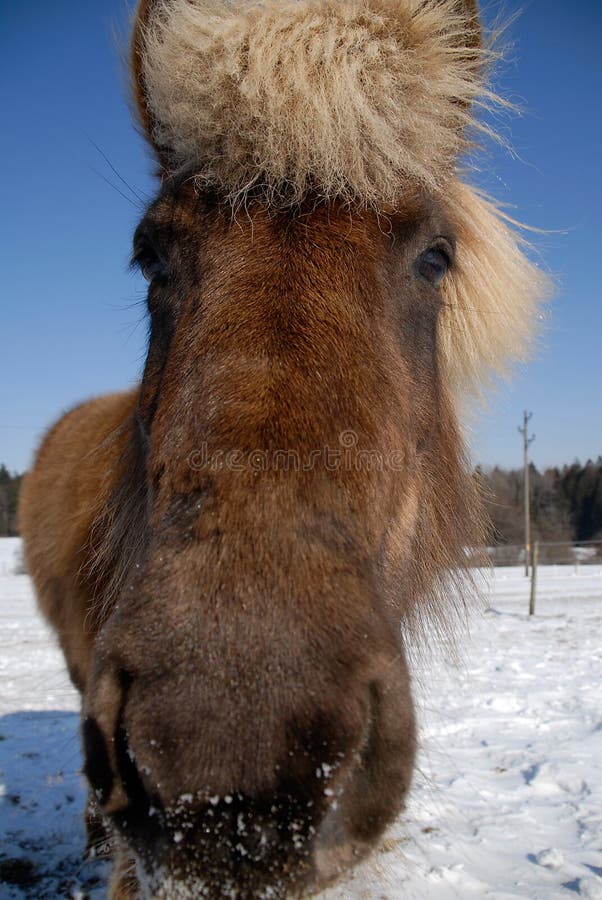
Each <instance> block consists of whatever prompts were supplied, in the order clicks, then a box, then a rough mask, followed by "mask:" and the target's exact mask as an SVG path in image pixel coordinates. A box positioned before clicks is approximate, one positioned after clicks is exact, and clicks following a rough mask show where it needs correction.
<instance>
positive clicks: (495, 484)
mask: <svg viewBox="0 0 602 900" xmlns="http://www.w3.org/2000/svg"><path fill="white" fill-rule="evenodd" d="M479 476H480V479H481V483H482V485H483V487H484V490H485V493H486V506H487V511H488V513H489V516H490V518H491V522H492V526H493V531H492V535H491V542H492V543H497V544H521V543H522V542H523V541H524V478H523V470H522V469H510V470H507V469H500V468H498V467H496V468H494V469H480V470H479ZM529 481H530V493H531V530H532V537H533V540H539V541H541V542H561V541H562V542H565V541H566V542H571V541H595V540H602V457H598V459H597V461H596V462H592V461H591V460H588V462H586V464H585V465H581V464H580V463H578V462H575V463H573V465H571V466H564V467H563V468H562V469H559V468H553V469H546V470H545V471H544V472H539V471H538V470H537V469H536V468H535V466H533V465H532V466H531V467H530V470H529Z"/></svg>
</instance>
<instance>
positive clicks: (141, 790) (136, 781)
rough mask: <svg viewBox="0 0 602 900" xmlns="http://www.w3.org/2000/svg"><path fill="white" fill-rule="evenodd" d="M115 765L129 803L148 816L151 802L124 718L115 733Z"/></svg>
mask: <svg viewBox="0 0 602 900" xmlns="http://www.w3.org/2000/svg"><path fill="white" fill-rule="evenodd" d="M115 764H116V766H117V772H118V774H119V778H120V780H121V784H122V785H123V789H124V791H125V793H126V795H127V798H128V800H129V802H130V803H131V804H132V806H133V808H134V809H135V810H136V811H137V812H138V813H140V814H142V815H147V814H148V811H149V808H150V806H151V801H150V798H149V795H148V793H147V790H146V788H145V786H144V783H143V781H142V777H141V775H140V772H139V771H138V766H137V764H136V755H135V753H134V751H133V750H132V748H131V747H130V745H129V742H128V737H127V732H126V729H125V725H124V723H123V719H122V718H120V720H119V722H118V724H117V730H116V732H115Z"/></svg>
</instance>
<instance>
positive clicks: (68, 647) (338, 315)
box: [21, 0, 536, 900]
mask: <svg viewBox="0 0 602 900" xmlns="http://www.w3.org/2000/svg"><path fill="white" fill-rule="evenodd" d="M182 5H183V4H182V0H174V9H176V8H177V9H180V8H181V7H182ZM188 5H189V6H190V11H191V12H194V14H195V16H196V15H197V14H198V10H199V8H200V4H199V3H198V2H196V0H194V2H190V3H189V4H188ZM302 5H303V4H298V6H299V7H301V6H302ZM327 6H328V5H327V4H325V5H324V9H326V8H327ZM342 6H344V4H341V7H342ZM401 6H403V4H401ZM422 6H424V9H425V10H426V11H427V12H429V11H430V13H429V14H433V13H434V9H435V4H434V3H432V2H428V3H426V4H422ZM250 8H251V7H250ZM266 8H267V9H268V13H269V11H270V10H271V11H273V10H274V9H275V7H273V6H272V5H269V4H268V5H267V7H266ZM287 8H288V7H287ZM296 8H297V6H295V9H296ZM383 8H384V4H383ZM412 8H413V7H412ZM421 8H422V7H421ZM165 9H166V10H167V7H165ZM252 9H253V10H255V12H253V15H255V14H256V12H257V10H256V8H255V7H252ZM441 10H443V11H445V13H446V14H449V15H450V16H451V19H450V20H449V21H450V22H451V25H450V28H451V29H452V31H453V28H454V27H455V25H454V23H457V21H458V17H459V16H460V17H462V16H463V17H464V18H463V21H464V22H465V23H468V22H470V23H471V25H470V29H469V41H468V44H467V45H466V46H464V45H462V47H460V49H459V51H458V52H459V58H464V59H465V64H466V65H467V66H468V68H469V70H470V71H472V68H471V67H472V65H473V62H474V53H473V52H472V51H471V52H470V53H469V49H470V47H473V46H474V42H475V40H476V34H477V32H478V29H477V26H476V24H475V20H474V12H475V9H474V4H473V3H467V4H466V10H465V11H464V12H462V9H461V4H459V3H451V2H450V0H444V2H443V3H442V4H441ZM151 11H152V5H151V4H150V3H144V2H143V3H142V4H141V5H140V8H139V12H138V19H137V22H138V25H137V28H136V31H135V37H134V45H133V62H134V73H135V78H136V81H137V84H138V88H137V90H138V101H139V102H140V103H141V104H142V110H141V114H142V116H143V121H145V122H146V123H147V126H148V127H149V128H151V127H153V124H152V122H153V116H152V115H149V112H148V108H147V105H146V100H147V97H146V87H145V86H144V84H143V82H142V81H141V80H140V77H141V75H140V73H141V70H142V68H144V60H145V54H146V53H148V52H149V49H148V42H147V41H146V39H144V40H142V41H141V39H140V34H141V33H143V32H141V31H140V28H143V29H144V28H147V24H148V23H147V19H148V17H149V16H150V15H151ZM165 14H166V15H167V12H166V13H165ZM269 14H271V13H269ZM425 14H426V13H425ZM241 15H242V13H241ZM420 15H422V13H420ZM454 17H455V18H454ZM417 18H420V16H418V13H417ZM452 26H453V27H452ZM446 40H447V38H446ZM450 40H451V39H450ZM454 40H455V38H454ZM455 46H456V48H457V47H458V44H457V42H456V44H455ZM462 48H463V49H462ZM471 77H472V76H471ZM462 99H463V102H464V101H465V102H466V103H467V102H468V99H469V98H468V97H464V98H462ZM457 115H459V116H464V115H465V113H462V112H459V113H457ZM144 117H145V118H144ZM153 133H154V134H155V135H156V131H154V132H153ZM190 162H191V167H190V169H189V171H188V172H180V173H178V174H170V172H168V171H164V180H163V185H162V188H161V191H160V194H159V197H158V199H157V200H156V201H155V202H154V203H153V204H152V206H151V207H150V209H149V210H148V211H147V213H146V215H145V217H144V219H143V222H142V223H141V225H140V226H139V228H138V231H137V233H136V237H135V241H134V252H135V255H136V257H137V258H138V259H139V260H140V262H141V264H142V266H143V267H145V266H146V267H149V268H151V269H152V270H153V272H157V271H158V272H159V274H158V275H157V276H156V277H155V279H154V281H153V282H152V283H151V286H150V288H149V299H148V303H149V313H150V335H149V349H148V356H147V361H146V367H145V371H144V375H143V378H142V381H141V384H140V387H139V388H138V389H136V390H135V391H132V392H130V393H127V394H120V395H113V396H111V397H106V398H102V399H100V400H95V401H91V402H89V403H87V404H85V405H83V406H81V407H78V408H77V409H75V410H73V411H72V412H71V413H69V414H67V416H65V417H64V418H63V419H62V420H61V421H60V422H59V423H58V424H57V425H56V426H55V427H54V428H53V429H52V430H51V431H50V433H49V434H48V436H47V438H46V440H45V441H44V443H43V445H42V447H41V449H40V452H39V454H38V459H37V461H36V466H35V468H34V470H33V471H32V472H31V473H30V475H29V477H28V479H27V481H26V483H25V486H24V489H23V495H22V501H21V528H22V531H23V534H24V537H25V547H26V556H27V563H28V566H29V569H30V572H31V574H32V577H33V579H34V582H35V585H36V589H37V591H38V597H39V602H40V606H41V608H42V610H43V611H44V613H45V614H46V616H47V617H48V618H49V620H50V621H51V622H52V623H53V625H54V626H55V628H56V629H57V632H58V634H59V638H60V641H61V646H62V648H63V651H64V653H65V657H66V659H67V664H68V666H69V670H70V672H71V675H72V678H73V680H74V682H75V683H76V684H77V686H78V687H79V688H80V690H81V691H82V694H83V725H82V731H83V740H84V752H85V759H86V764H85V771H86V774H87V777H88V780H89V782H90V785H91V788H92V792H93V798H94V800H95V802H96V804H97V806H98V808H99V810H100V811H101V812H102V814H103V816H104V818H105V822H106V825H107V827H108V828H109V829H110V831H111V833H112V835H113V839H114V840H115V841H116V842H117V852H116V867H115V873H114V878H113V882H112V887H111V896H112V897H113V900H118V898H126V897H133V896H136V895H137V893H138V891H139V889H140V890H141V891H142V892H143V894H144V896H145V897H150V896H152V897H156V898H161V897H163V898H172V897H174V898H175V897H192V896H206V897H208V898H214V900H217V898H220V897H238V898H241V900H243V898H244V900H250V898H261V897H273V898H284V897H288V896H299V895H302V894H305V893H306V892H308V891H314V890H316V889H319V888H320V887H321V886H323V885H324V884H326V883H328V882H329V881H331V880H332V879H334V878H336V877H338V876H339V874H340V873H341V871H343V870H344V869H345V868H346V867H347V866H348V865H350V864H352V863H353V862H354V861H355V860H356V859H358V858H360V857H361V856H362V855H363V854H364V853H366V852H367V851H368V850H369V848H370V847H372V846H373V845H374V843H375V842H376V841H377V840H378V838H379V836H380V835H381V834H382V831H383V829H384V828H385V827H386V826H387V824H388V823H389V822H390V821H392V819H393V818H394V817H395V816H396V815H397V814H398V812H399V810H400V809H401V808H402V806H403V801H404V797H405V795H406V792H407V790H408V786H409V784H410V780H411V773H412V767H413V759H414V752H415V725H414V713H413V706H412V699H411V690H410V678H409V674H408V670H407V665H406V647H405V641H406V637H407V634H409V633H411V631H412V630H414V628H415V626H416V624H417V623H420V622H423V623H424V622H425V621H427V620H429V613H433V612H437V613H438V616H439V619H449V617H450V615H452V613H453V608H452V607H453V603H452V601H450V600H448V599H447V594H446V589H448V588H449V586H450V584H452V585H454V587H455V589H454V595H456V596H457V593H458V591H457V588H458V587H460V586H461V582H462V573H466V566H467V556H466V548H468V547H477V546H479V544H480V543H481V540H482V515H481V508H480V502H479V498H478V491H477V488H476V486H475V484H474V482H473V479H472V477H471V474H470V470H469V465H468V463H467V461H466V459H465V456H464V451H463V446H462V440H461V436H460V433H459V426H458V421H457V409H456V404H457V399H456V395H457V392H458V390H459V389H464V388H466V386H467V385H468V384H469V383H470V382H472V383H473V384H474V383H476V384H478V383H481V382H482V379H483V371H484V369H485V368H487V367H490V368H494V369H495V368H499V366H500V365H501V360H502V357H503V355H504V352H505V350H507V349H508V347H507V341H508V338H507V337H506V338H505V339H504V338H500V337H499V336H498V335H497V333H496V334H494V333H493V331H496V332H497V330H498V319H496V320H495V322H494V321H493V315H494V311H495V310H494V307H497V315H498V316H502V317H503V320H504V323H503V328H504V329H506V330H507V331H509V332H510V333H511V334H512V335H513V336H514V338H516V337H518V336H519V335H521V333H522V331H523V330H524V325H525V321H526V320H527V319H528V317H529V315H530V314H531V311H532V308H533V306H534V297H535V294H536V285H535V280H536V275H535V272H534V270H533V269H532V267H531V266H530V264H529V263H527V262H526V261H525V260H524V258H523V257H522V255H521V253H520V250H519V248H518V247H517V246H516V242H515V241H514V239H513V238H512V236H511V233H510V231H509V230H508V228H507V226H506V225H505V224H504V223H503V222H502V220H501V219H500V218H499V217H498V216H497V214H496V213H495V212H494V211H493V210H492V208H491V207H490V206H489V205H488V204H487V203H486V202H485V201H483V200H481V199H479V198H478V197H477V196H476V195H475V194H474V193H473V192H471V191H470V190H469V189H468V188H466V187H464V186H462V185H461V184H460V183H459V182H457V180H456V179H455V177H452V176H451V175H450V176H449V177H448V179H447V182H446V185H445V188H444V186H443V185H441V186H437V187H436V188H432V189H430V190H428V191H427V190H425V187H424V183H423V179H420V178H414V179H409V180H408V182H407V184H406V187H405V190H404V193H403V197H402V198H401V200H400V202H399V203H398V204H397V205H396V207H395V208H391V207H387V208H386V209H384V208H383V209H381V210H374V209H372V208H366V206H365V205H364V204H356V205H355V206H353V207H350V206H349V205H348V203H347V202H346V200H348V199H349V198H348V197H345V196H343V197H338V198H334V197H333V198H331V199H329V200H328V201H325V200H323V199H322V200H321V199H320V196H319V195H320V193H321V194H322V195H323V194H324V193H325V192H317V193H316V192H315V191H310V192H309V193H308V194H307V196H305V197H304V198H303V199H300V200H299V202H298V203H297V204H296V205H295V206H291V207H285V208H282V207H280V208H276V207H274V206H272V205H270V203H269V197H270V193H269V192H268V193H267V194H266V191H265V190H264V188H262V187H256V188H255V189H254V190H252V191H251V190H250V191H248V192H247V194H246V208H247V214H245V215H243V216H239V217H238V219H236V218H233V216H232V209H231V205H230V202H229V198H228V196H227V192H226V191H225V190H224V189H222V190H219V191H217V192H213V191H209V190H203V191H199V190H198V189H197V188H198V182H196V180H195V178H194V175H195V173H196V170H195V165H194V164H195V160H191V161H190ZM314 174H315V176H316V178H317V177H318V176H319V174H320V173H319V171H318V170H316V171H315V173H314ZM442 241H443V242H444V245H445V247H446V248H447V250H446V252H447V253H448V254H449V256H450V257H451V264H450V270H449V272H448V274H447V275H446V276H445V278H444V279H443V281H442V283H441V285H440V287H438V286H437V284H436V283H435V281H434V280H431V274H432V273H431V270H430V269H428V268H427V270H426V271H427V275H425V274H424V271H425V270H424V260H425V253H428V251H429V250H432V248H437V247H440V246H441V242H442ZM454 247H455V252H454ZM159 260H161V261H162V263H161V264H159ZM479 266H481V267H482V272H480V271H479ZM532 282H533V283H532ZM504 284H506V285H510V286H511V288H512V290H516V291H517V292H519V291H522V294H521V296H516V297H513V298H511V299H508V297H507V296H506V294H505V292H504V290H503V289H502V285H504ZM473 307H474V308H473ZM514 338H513V339H514ZM456 356H459V359H457V358H456ZM333 452H335V453H336V454H338V455H337V456H336V459H337V460H338V462H337V463H336V464H334V463H333V459H334V458H335V457H333ZM400 620H401V622H402V623H403V625H402V629H400V627H399V623H400ZM95 827H96V826H95ZM134 862H135V864H136V868H135V874H134V868H133V866H134ZM138 878H139V879H140V884H138Z"/></svg>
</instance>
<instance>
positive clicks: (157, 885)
mask: <svg viewBox="0 0 602 900" xmlns="http://www.w3.org/2000/svg"><path fill="white" fill-rule="evenodd" d="M371 850H372V845H371V844H369V843H368V842H364V841H358V840H351V839H349V838H348V837H344V836H343V834H342V832H341V830H340V828H339V825H338V822H337V821H336V818H335V817H334V816H328V817H327V818H326V819H325V821H324V823H323V825H322V828H321V830H320V833H319V834H318V838H317V840H316V847H315V849H314V851H313V854H312V862H311V866H310V867H309V871H310V873H311V874H310V875H308V877H307V878H306V880H305V881H304V882H303V883H302V884H296V885H295V887H294V888H291V889H290V890H287V889H286V888H283V887H282V885H280V886H278V887H274V886H266V887H265V888H264V889H263V890H259V891H254V892H253V897H254V898H256V900H292V898H295V900H301V898H309V897H317V896H319V895H320V894H321V893H322V891H324V890H325V889H326V888H328V887H332V886H333V885H334V884H336V883H337V882H338V881H340V880H341V879H342V878H344V877H345V875H347V874H348V873H349V871H350V870H351V869H352V868H353V867H354V866H355V865H357V863H358V862H360V861H361V860H362V859H363V858H364V857H365V856H367V855H368V854H369V853H370V851H371ZM132 856H133V855H130V854H129V853H128V852H127V851H124V850H121V851H120V852H119V854H118V858H117V859H116V861H115V862H116V865H115V872H114V878H113V883H112V885H111V890H110V892H109V898H110V900H198V898H203V897H206V898H210V900H213V898H215V893H214V889H212V888H211V887H210V886H209V885H208V883H207V882H206V880H205V879H204V878H203V876H202V875H201V874H199V875H190V874H189V875H187V876H186V877H184V878H183V877H182V875H181V874H180V873H176V872H167V871H166V870H165V868H163V867H159V868H157V869H155V870H153V871H152V872H149V871H148V870H147V869H146V867H145V866H144V865H143V864H142V863H141V862H140V861H136V862H133V861H132ZM134 873H135V874H134ZM243 896H246V895H245V894H244V892H243V893H242V894H241V893H240V890H239V888H238V887H237V886H236V884H235V883H234V882H232V883H231V884H227V883H225V884H223V885H222V886H221V889H220V898H223V900H228V898H231V900H238V898H240V897H243Z"/></svg>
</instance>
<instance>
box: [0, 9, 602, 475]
mask: <svg viewBox="0 0 602 900" xmlns="http://www.w3.org/2000/svg"><path fill="white" fill-rule="evenodd" d="M516 8H517V6H516V5H514V4H513V3H510V2H509V0H508V2H505V3H504V4H503V5H500V4H499V3H498V2H497V0H493V2H489V3H487V4H486V5H485V18H486V20H488V21H491V20H492V19H494V18H495V17H496V16H498V15H500V13H501V16H502V18H504V16H507V15H508V14H509V13H512V12H513V11H514V10H516ZM128 17H129V11H128V6H127V3H126V2H125V0H103V2H94V3H82V2H81V0H53V2H52V3H48V2H47V0H18V2H16V0H12V2H11V0H0V103H1V108H2V110H3V139H2V141H1V142H0V162H1V171H2V204H1V210H2V212H1V220H0V248H1V249H0V257H1V259H2V279H1V282H0V297H1V312H0V360H1V365H2V377H1V378H0V462H4V463H6V464H7V465H8V466H9V468H10V469H15V470H21V469H24V468H25V467H26V466H27V465H29V462H30V460H31V454H32V451H33V448H34V447H35V445H36V443H37V441H38V440H39V437H40V435H41V434H42V433H43V430H44V428H45V427H46V426H47V425H48V424H49V423H50V422H51V421H52V419H53V418H54V417H56V416H57V415H58V414H60V413H61V411H62V410H64V409H66V408H68V407H69V406H70V405H72V404H73V403H75V402H77V401H79V400H81V399H85V398H86V397H89V396H92V395H94V394H99V393H102V392H104V391H111V390H116V389H119V388H121V387H124V386H127V385H130V384H133V383H135V381H136V379H137V377H138V373H139V372H140V368H141V365H142V360H143V356H144V341H145V334H146V332H145V325H144V284H143V282H142V281H141V279H140V277H139V276H137V275H135V274H132V273H130V272H128V269H127V263H128V258H129V252H130V243H131V235H132V232H133V229H134V227H135V225H136V222H137V219H138V217H139V213H140V208H141V204H140V203H139V202H138V201H137V200H136V199H135V198H133V197H132V194H131V192H130V191H129V190H128V188H127V187H125V185H124V184H123V182H122V181H121V180H120V178H119V177H118V176H117V175H116V174H115V173H114V172H113V171H112V170H111V168H110V166H109V164H108V163H107V162H106V160H105V159H104V158H103V156H102V155H101V153H100V152H99V150H98V149H96V146H97V147H99V148H100V149H101V150H102V152H103V153H104V154H105V155H106V157H107V158H108V159H109V160H110V163H111V164H112V166H114V168H115V169H116V170H117V171H118V172H119V175H120V176H121V178H123V180H124V181H125V182H127V183H128V184H129V185H130V186H131V187H132V188H133V189H134V191H135V192H136V193H137V194H139V195H140V196H141V197H143V198H144V197H146V198H150V196H151V195H152V192H153V179H152V175H151V168H152V167H151V164H150V161H149V157H148V154H147V153H146V151H145V147H144V143H143V141H142V140H141V138H140V137H139V136H138V135H137V134H136V132H135V130H134V128H133V127H132V124H131V119H130V113H129V109H128V103H127V79H126V77H125V74H124V71H125V69H124V66H123V63H122V60H121V57H120V52H121V50H122V48H123V43H124V35H126V34H127V22H128ZM600 34H602V3H600V0H570V2H569V0H531V2H527V3H526V4H525V5H524V6H523V7H522V15H521V16H520V17H519V18H518V19H517V20H516V21H515V22H514V24H513V25H512V26H511V28H510V29H509V31H508V33H507V38H506V40H507V41H509V42H510V43H511V44H512V49H511V52H510V54H509V59H508V60H507V61H506V63H505V64H504V66H503V68H502V70H501V72H500V74H499V75H498V77H497V79H496V85H497V86H498V88H499V89H501V91H502V92H504V93H506V94H509V95H510V97H511V99H513V100H514V101H517V102H518V103H520V105H521V106H522V108H523V114H522V115H521V116H519V117H516V116H513V117H511V118H508V117H504V119H503V123H502V124H503V129H504V134H505V136H506V137H507V138H509V139H510V141H511V143H512V146H513V148H514V154H513V155H509V154H508V153H507V152H506V151H504V150H502V149H501V148H490V150H489V152H488V153H487V154H486V155H485V156H483V157H481V159H480V169H481V171H480V173H479V175H478V181H479V182H480V183H481V184H482V185H483V186H485V187H486V188H487V189H488V190H489V191H490V192H491V193H493V194H494V195H496V196H497V197H499V198H500V199H501V200H502V201H504V202H506V203H511V204H512V205H513V207H514V209H513V212H514V214H515V215H516V217H517V218H519V219H521V220H522V221H525V222H528V223H529V224H530V225H533V226H536V227H538V228H542V229H546V230H547V231H548V232H549V233H547V234H545V235H543V236H540V235H534V236H533V238H532V240H533V241H534V242H535V243H536V245H537V247H538V250H539V252H540V254H541V259H542V260H543V263H544V265H545V266H546V267H547V268H548V269H549V270H550V271H551V272H552V273H553V274H554V276H555V277H556V280H557V284H558V289H557V293H556V296H555V298H554V301H553V303H552V304H551V306H550V308H549V311H548V321H547V325H546V330H545V332H544V334H543V335H542V337H541V339H540V343H539V349H538V352H537V355H536V356H535V358H534V360H533V361H532V362H531V363H529V365H527V366H525V367H523V368H522V369H521V370H520V371H519V372H517V374H516V377H515V379H514V380H513V382H512V384H511V385H510V386H502V387H500V390H499V391H498V393H497V394H496V395H495V396H494V397H493V398H491V401H490V404H489V408H488V411H487V412H486V413H479V414H478V415H477V416H476V417H474V419H473V425H472V439H471V440H472V454H473V458H474V460H475V462H481V463H482V464H485V465H493V464H495V463H499V464H502V465H505V466H516V465H519V464H520V462H521V451H522V448H521V441H520V436H519V435H518V432H517V430H516V429H517V426H518V425H519V424H520V423H521V420H522V411H523V409H524V408H528V409H529V410H530V411H532V412H533V420H532V423H531V424H532V428H533V430H534V432H535V434H536V441H535V443H534V444H533V446H532V448H531V455H532V458H533V460H534V462H535V463H536V464H537V465H538V466H539V467H544V466H546V465H551V464H562V463H565V462H572V461H573V459H575V458H580V459H581V460H582V461H585V460H586V459H587V458H588V457H592V458H595V457H596V456H598V454H602V400H601V397H602V302H601V299H602V298H601V290H600V280H601V279H600V272H601V268H602V229H601V227H600V215H601V207H602V188H601V184H602V178H601V174H600V173H601V168H602V167H601V165H600V157H601V156H602V139H601V138H602V113H601V109H602V104H601V100H600V97H601V95H602V54H600V49H599V40H600ZM95 145H96V146H95ZM104 179H108V180H109V181H110V182H112V183H113V184H114V185H115V187H112V186H110V185H108V184H107V183H106V181H105V180H104ZM115 188H117V189H118V190H117V189H115ZM120 192H122V193H123V194H124V195H126V196H125V197H124V196H122V195H121V193H120Z"/></svg>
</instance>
